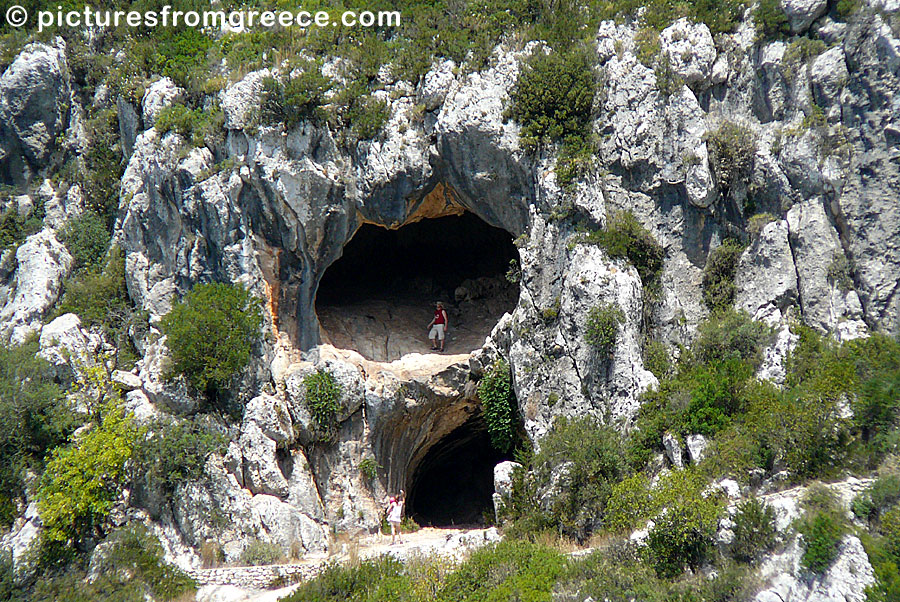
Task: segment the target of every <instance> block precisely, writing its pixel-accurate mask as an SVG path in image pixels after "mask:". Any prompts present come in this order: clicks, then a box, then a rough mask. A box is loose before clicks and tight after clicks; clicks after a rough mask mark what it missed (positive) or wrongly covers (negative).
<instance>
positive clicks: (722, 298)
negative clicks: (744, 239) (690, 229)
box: [702, 239, 744, 310]
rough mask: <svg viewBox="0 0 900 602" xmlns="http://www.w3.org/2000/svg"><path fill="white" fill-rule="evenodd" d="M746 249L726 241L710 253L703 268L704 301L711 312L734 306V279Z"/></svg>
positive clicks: (734, 242) (738, 244) (729, 240)
mask: <svg viewBox="0 0 900 602" xmlns="http://www.w3.org/2000/svg"><path fill="white" fill-rule="evenodd" d="M743 252H744V247H743V246H742V245H741V244H740V243H738V242H737V241H734V240H731V239H726V240H725V241H723V242H722V244H721V245H719V246H718V247H716V248H715V249H713V250H712V251H710V252H709V255H708V256H707V258H706V267H704V268H703V283H702V286H703V301H704V303H706V306H707V307H709V309H710V310H723V309H728V308H730V307H731V306H732V305H733V304H734V294H735V286H734V277H735V273H736V272H737V266H738V261H739V260H740V258H741V254H742V253H743Z"/></svg>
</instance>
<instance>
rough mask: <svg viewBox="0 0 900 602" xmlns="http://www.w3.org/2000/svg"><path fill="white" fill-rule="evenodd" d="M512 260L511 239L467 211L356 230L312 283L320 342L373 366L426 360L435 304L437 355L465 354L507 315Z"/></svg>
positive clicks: (513, 296)
mask: <svg viewBox="0 0 900 602" xmlns="http://www.w3.org/2000/svg"><path fill="white" fill-rule="evenodd" d="M514 259H515V260H518V250H517V249H516V247H515V245H514V244H513V239H512V235H511V234H509V233H508V232H507V231H505V230H503V229H501V228H495V227H493V226H490V225H489V224H487V223H485V222H484V221H482V220H481V219H480V218H478V217H477V216H476V215H474V214H473V213H470V212H464V213H462V214H461V215H454V216H447V217H438V218H432V219H423V220H420V221H417V222H414V223H411V224H408V225H406V226H403V227H401V228H397V229H394V230H389V229H387V228H384V227H381V226H376V225H372V224H364V225H363V226H361V227H360V228H359V230H357V232H356V234H354V236H353V238H351V239H350V241H349V242H348V243H347V244H346V245H345V246H344V249H343V254H342V255H341V257H340V259H338V260H337V261H335V262H334V263H333V264H332V265H331V266H330V267H329V268H328V269H327V270H326V271H325V273H324V274H323V276H322V280H321V281H320V282H319V287H318V290H317V293H316V301H315V307H316V315H317V317H318V318H319V324H320V326H321V330H320V334H321V339H322V341H323V342H327V343H331V344H333V345H335V346H336V347H339V348H342V349H353V350H356V351H358V352H359V353H360V354H362V355H363V357H365V358H367V359H370V360H375V361H393V360H396V359H399V358H400V357H402V356H403V355H405V354H407V353H413V352H418V353H428V352H430V349H431V347H430V343H429V341H428V338H427V335H428V331H427V328H426V327H427V325H428V323H429V322H430V321H431V319H432V317H433V315H434V303H435V302H436V301H442V302H443V303H444V307H445V309H446V310H447V314H448V316H449V320H450V329H449V334H448V337H447V340H446V342H445V348H444V349H445V352H446V353H450V354H456V353H469V352H471V351H473V350H475V349H478V348H480V347H481V346H482V345H483V344H484V339H485V337H486V336H488V335H489V334H490V332H491V330H493V328H494V326H495V325H496V323H497V321H498V320H499V319H500V317H501V316H502V315H503V314H504V313H505V312H508V311H512V310H513V309H514V308H515V305H516V301H517V299H518V293H519V289H518V286H517V285H514V284H511V283H510V282H508V280H507V279H506V273H507V271H508V270H509V268H510V261H512V260H514Z"/></svg>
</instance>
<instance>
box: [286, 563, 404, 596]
mask: <svg viewBox="0 0 900 602" xmlns="http://www.w3.org/2000/svg"><path fill="white" fill-rule="evenodd" d="M408 589H409V579H408V577H407V576H406V575H405V574H404V567H403V563H401V562H400V561H399V560H397V559H396V558H393V557H391V556H379V557H378V558H375V559H372V560H364V561H363V562H361V563H360V564H359V565H358V566H348V565H342V564H338V563H334V564H329V565H328V566H327V567H326V568H325V569H324V570H323V571H322V572H321V573H319V575H318V576H316V577H315V578H314V579H311V580H309V581H307V582H305V583H303V584H302V585H300V587H299V588H298V589H297V591H296V592H294V593H293V594H291V595H290V596H288V597H286V598H283V602H338V601H345V600H346V601H347V602H388V601H390V600H402V599H403V598H401V595H402V593H403V592H404V591H407V590H408Z"/></svg>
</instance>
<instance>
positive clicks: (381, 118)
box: [331, 81, 390, 140]
mask: <svg viewBox="0 0 900 602" xmlns="http://www.w3.org/2000/svg"><path fill="white" fill-rule="evenodd" d="M389 117H390V111H389V108H388V105H387V102H385V101H383V100H379V99H377V98H375V97H374V96H372V95H370V94H368V92H367V87H366V84H365V83H364V82H361V81H354V82H350V83H349V84H347V86H345V87H344V88H343V89H342V90H340V91H339V92H338V93H337V94H335V96H334V98H333V99H332V115H331V120H332V123H333V124H334V125H337V126H339V127H343V128H345V129H349V131H350V132H351V133H352V135H353V137H354V138H355V139H356V140H370V139H372V138H375V137H376V136H378V134H380V133H381V130H382V129H383V128H384V126H385V124H386V123H387V121H388V118H389Z"/></svg>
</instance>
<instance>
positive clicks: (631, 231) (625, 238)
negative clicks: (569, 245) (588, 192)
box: [578, 211, 666, 298]
mask: <svg viewBox="0 0 900 602" xmlns="http://www.w3.org/2000/svg"><path fill="white" fill-rule="evenodd" d="M578 241H579V242H583V243H588V244H596V245H599V246H600V247H602V248H603V250H604V251H606V254H607V255H609V256H610V257H611V258H612V259H627V260H628V261H630V262H631V265H633V266H634V267H635V269H636V270H637V272H638V275H639V276H640V277H641V283H642V284H643V286H644V291H645V294H646V295H648V296H650V297H651V298H653V297H655V296H656V295H657V294H658V293H659V278H660V276H661V274H662V270H663V261H664V260H665V256H666V251H665V249H663V247H662V245H660V244H659V243H658V242H656V239H654V238H653V235H652V234H650V232H649V231H648V230H647V229H646V228H644V227H643V226H642V225H641V223H640V222H639V221H637V219H636V218H635V217H634V214H632V213H631V212H630V211H619V212H616V213H614V214H613V215H611V216H609V217H608V218H607V221H606V227H605V228H604V229H602V230H596V231H594V232H591V233H589V234H585V235H582V236H581V237H580V238H579V240H578Z"/></svg>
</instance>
